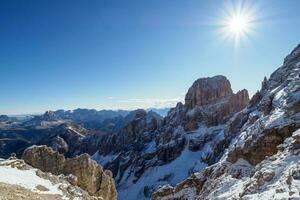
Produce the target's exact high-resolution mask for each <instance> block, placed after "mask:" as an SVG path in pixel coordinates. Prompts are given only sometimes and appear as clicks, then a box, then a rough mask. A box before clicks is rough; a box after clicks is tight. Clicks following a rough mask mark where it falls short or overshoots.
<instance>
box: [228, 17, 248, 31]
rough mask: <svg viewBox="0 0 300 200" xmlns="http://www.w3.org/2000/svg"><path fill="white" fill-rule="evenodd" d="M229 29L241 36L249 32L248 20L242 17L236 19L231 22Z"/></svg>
mask: <svg viewBox="0 0 300 200" xmlns="http://www.w3.org/2000/svg"><path fill="white" fill-rule="evenodd" d="M228 27H229V29H230V31H231V32H232V33H234V34H239V33H241V32H244V31H247V20H246V19H245V18H244V17H242V16H238V17H234V18H232V19H231V20H230V21H229V24H228Z"/></svg>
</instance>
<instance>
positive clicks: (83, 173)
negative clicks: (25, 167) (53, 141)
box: [22, 145, 117, 200]
mask: <svg viewBox="0 0 300 200" xmlns="http://www.w3.org/2000/svg"><path fill="white" fill-rule="evenodd" d="M22 159H24V161H25V162H26V163H27V164H29V165H31V166H33V167H35V168H38V169H40V170H42V171H44V172H50V173H52V174H55V175H59V174H64V175H66V176H68V177H69V179H68V181H69V182H70V183H71V184H73V185H76V186H78V187H80V188H82V189H83V190H85V191H87V192H88V193H89V194H90V195H92V196H96V197H99V198H100V199H103V200H116V199H117V191H116V186H115V183H114V180H113V178H112V173H111V171H108V170H106V171H104V170H103V169H102V167H101V166H100V165H98V164H97V163H96V162H95V161H94V160H92V159H91V158H90V156H89V155H88V154H81V155H80V156H77V157H74V158H65V156H64V155H62V154H60V153H58V152H56V151H54V150H52V149H51V148H50V147H47V146H45V145H43V146H32V147H30V148H28V149H26V150H25V151H24V153H23V156H22Z"/></svg>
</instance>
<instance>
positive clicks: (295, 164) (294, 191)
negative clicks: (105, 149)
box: [152, 45, 300, 200]
mask: <svg viewBox="0 0 300 200" xmlns="http://www.w3.org/2000/svg"><path fill="white" fill-rule="evenodd" d="M299 108H300V45H299V46H298V47H297V48H295V49H294V50H293V51H292V53H291V54H290V55H288V56H287V57H286V58H285V60H284V63H283V65H282V66H281V67H280V68H279V69H277V70H276V71H275V72H274V73H273V74H272V75H271V76H270V78H269V79H268V80H267V79H265V80H264V81H263V83H262V88H261V90H260V91H258V92H257V94H255V95H254V97H253V98H252V100H251V101H250V104H249V105H248V106H247V108H246V109H244V110H242V111H241V112H239V113H237V114H235V115H234V117H233V118H231V119H230V121H229V123H228V126H227V129H225V132H224V135H225V138H227V140H228V142H227V143H228V144H229V145H228V147H227V148H223V150H222V152H223V155H222V157H221V158H220V160H219V161H218V162H216V163H215V164H213V165H211V166H209V167H207V168H205V169H203V170H201V171H199V173H195V174H193V175H191V176H190V177H189V178H188V179H186V180H184V181H183V182H181V183H179V184H177V185H176V186H175V187H172V186H170V185H165V186H163V187H161V188H160V189H159V190H158V191H156V192H155V193H154V194H153V196H152V198H153V199H154V200H162V199H164V200H167V199H187V200H194V199H299V198H300V182H299V180H300V179H299V173H300V156H299V152H300V149H299V148H300V146H299V128H300V112H299V111H300V109H299ZM224 147H225V146H224Z"/></svg>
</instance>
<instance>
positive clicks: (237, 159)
mask: <svg viewBox="0 0 300 200" xmlns="http://www.w3.org/2000/svg"><path fill="white" fill-rule="evenodd" d="M299 111H300V46H298V47H297V48H295V49H294V50H293V51H292V53H291V54H290V55H288V56H287V57H286V58H285V60H284V63H283V65H282V66H281V67H280V68H279V69H277V70H276V71H275V72H274V73H273V74H272V75H271V76H270V78H269V79H268V78H264V80H263V81H262V86H261V89H260V90H259V91H258V92H257V93H256V94H255V95H253V97H252V98H251V100H249V95H248V92H247V90H246V89H242V88H241V90H240V91H238V92H236V93H234V92H233V91H232V88H231V84H230V82H229V80H228V79H227V78H226V77H224V76H221V75H218V76H214V77H207V78H200V79H198V80H196V81H195V82H194V83H193V84H192V86H191V87H190V88H189V90H188V91H187V94H186V96H185V101H184V103H181V102H179V103H177V105H176V106H175V107H174V108H171V109H170V110H169V112H168V114H167V115H166V116H165V117H162V116H160V115H158V114H157V113H155V112H153V111H145V110H142V109H138V110H135V111H131V112H126V111H116V112H115V111H95V110H87V109H77V110H75V111H63V110H58V111H54V112H52V111H48V112H46V113H45V114H44V115H40V116H35V117H33V118H30V119H27V120H25V121H19V120H16V119H14V118H9V117H7V116H1V117H0V156H1V157H6V158H7V157H8V156H9V155H10V154H11V153H16V155H17V157H21V156H22V158H23V159H24V161H25V162H26V163H27V164H26V166H27V165H28V164H29V165H31V166H32V167H34V168H37V169H40V170H42V171H43V172H49V173H50V174H51V176H54V177H56V176H58V175H60V176H64V181H67V182H68V184H71V185H72V187H75V188H77V189H79V191H82V193H84V195H85V196H87V198H90V197H92V198H94V197H98V198H100V197H101V198H102V199H108V200H110V199H116V198H117V196H118V199H120V200H125V199H130V200H143V199H151V198H152V199H154V200H168V199H169V200H171V199H180V200H195V199H288V198H290V199H297V198H300V193H299V191H300V182H299V180H300V179H299V173H300V171H299V168H300V165H299V163H300V161H299V158H300V156H299V152H300V150H299V147H300V139H299V138H300V136H299V129H300V114H299V113H300V112H299ZM105 116H110V117H105ZM32 145H36V146H32ZM90 156H91V157H90ZM92 159H93V160H94V161H93V160H92ZM4 162H8V161H4ZM18 162H23V161H21V160H19V161H18ZM96 162H97V163H98V164H99V165H98V164H97V163H96ZM101 166H102V167H101ZM0 189H1V183H0ZM116 189H117V191H118V195H117V192H116ZM31 192H32V191H31ZM66 195H67V194H66Z"/></svg>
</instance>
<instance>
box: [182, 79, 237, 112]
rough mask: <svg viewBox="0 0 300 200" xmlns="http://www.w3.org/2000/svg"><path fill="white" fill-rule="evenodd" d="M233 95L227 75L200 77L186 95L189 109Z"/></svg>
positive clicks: (186, 103)
mask: <svg viewBox="0 0 300 200" xmlns="http://www.w3.org/2000/svg"><path fill="white" fill-rule="evenodd" d="M231 95H233V92H232V89H231V85H230V82H229V80H228V79H227V78H226V77H225V76H214V77H211V78H200V79H198V80H196V81H195V82H194V83H193V85H192V86H191V87H190V89H189V90H188V92H187V94H186V95H185V105H186V106H187V108H188V109H192V108H194V107H195V106H204V105H211V104H215V103H217V102H218V101H220V100H222V99H224V98H226V97H228V96H231Z"/></svg>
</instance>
